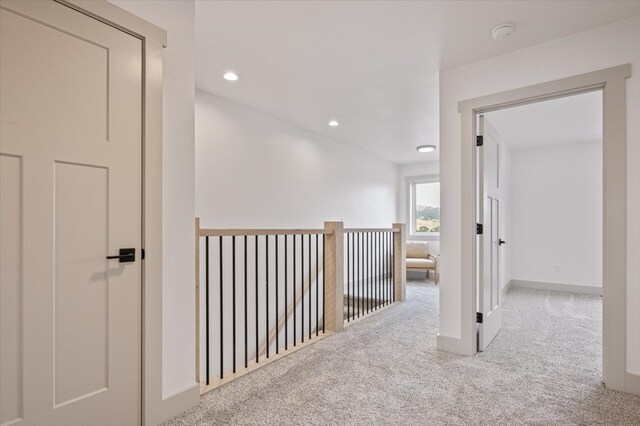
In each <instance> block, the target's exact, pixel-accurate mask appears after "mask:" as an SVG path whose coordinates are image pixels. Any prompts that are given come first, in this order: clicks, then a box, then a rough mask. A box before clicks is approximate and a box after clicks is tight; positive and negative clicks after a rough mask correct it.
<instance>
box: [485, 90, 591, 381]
mask: <svg viewBox="0 0 640 426" xmlns="http://www.w3.org/2000/svg"><path fill="white" fill-rule="evenodd" d="M478 130H479V138H478V143H477V145H478V147H477V150H478V156H477V157H478V168H477V170H478V196H479V198H478V204H477V205H478V210H479V214H478V223H479V224H482V225H483V227H484V230H483V231H484V232H481V233H479V234H478V246H477V250H478V268H477V270H478V273H479V275H478V278H477V280H478V290H479V292H478V316H479V321H478V331H479V334H478V350H479V351H484V350H487V348H488V346H490V344H491V341H492V340H493V339H494V338H495V337H496V335H497V334H498V333H499V332H500V330H501V329H502V328H503V327H504V328H505V333H512V332H516V333H519V332H523V331H524V330H528V334H529V337H530V338H531V340H533V341H537V342H539V348H540V351H539V355H540V356H541V357H542V356H543V355H544V354H545V349H548V350H550V351H551V350H554V347H555V351H556V352H557V348H558V347H562V343H563V341H556V338H555V337H556V336H557V335H561V334H562V333H563V330H565V331H566V329H568V328H569V327H574V329H573V333H571V334H575V335H579V334H580V332H582V331H584V332H585V335H588V338H585V339H584V341H583V344H582V345H581V346H582V348H581V353H580V354H579V356H576V357H583V358H588V357H587V356H586V354H590V355H591V358H593V359H587V360H586V363H588V364H589V365H597V366H598V370H599V371H601V359H600V358H601V353H602V346H601V345H602V334H601V326H602V303H601V302H602V300H601V295H602V264H603V260H602V259H603V250H602V211H603V196H602V195H603V191H602V91H601V90H596V91H590V92H586V93H581V94H576V95H572V96H566V97H562V98H557V99H552V100H543V101H540V102H536V103H529V104H526V105H520V106H515V107H510V108H505V109H500V110H495V111H491V112H488V113H484V114H480V115H479V116H478ZM508 295H512V296H513V297H512V298H510V297H507V296H508ZM505 303H506V306H507V307H506V308H505V306H504V305H505ZM505 309H506V312H505V311H504V310H505ZM525 317H527V318H525ZM543 335H544V336H546V338H542V336H543ZM565 337H566V336H565ZM547 343H548V344H547ZM514 349H515V348H514ZM566 351H567V356H570V354H569V352H570V351H571V348H566Z"/></svg>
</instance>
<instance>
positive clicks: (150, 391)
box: [54, 0, 177, 425]
mask: <svg viewBox="0 0 640 426" xmlns="http://www.w3.org/2000/svg"><path fill="white" fill-rule="evenodd" d="M54 1H57V2H58V3H61V4H63V5H65V6H68V7H70V8H72V9H75V10H77V11H78V12H80V13H83V14H85V15H88V16H91V17H92V18H95V19H97V20H99V21H102V22H104V23H106V24H108V25H111V26H113V27H115V28H118V29H120V30H122V31H124V32H126V33H128V34H131V35H132V36H134V37H136V38H138V39H140V40H141V41H142V52H143V58H142V64H143V65H142V67H143V70H142V79H143V84H142V92H143V93H142V104H143V105H142V247H143V250H144V251H145V259H144V261H143V262H142V277H141V282H142V318H140V321H141V322H142V360H141V363H142V369H141V371H142V377H141V387H140V388H141V391H142V395H141V408H142V413H141V414H142V416H141V418H142V424H143V425H156V424H159V423H161V422H162V421H163V420H164V417H166V416H165V415H164V414H163V407H162V50H163V48H164V47H166V45H167V33H166V31H165V30H163V29H161V28H159V27H157V26H155V25H153V24H151V23H149V22H147V21H145V20H143V19H141V18H139V17H137V16H136V15H133V14H131V13H129V12H127V11H125V10H123V9H120V8H119V7H117V6H115V5H113V4H111V3H109V2H107V1H104V0H100V1H89V0H54ZM170 414H174V413H170ZM175 414H177V413H175Z"/></svg>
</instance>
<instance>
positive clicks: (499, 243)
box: [498, 239, 507, 246]
mask: <svg viewBox="0 0 640 426" xmlns="http://www.w3.org/2000/svg"><path fill="white" fill-rule="evenodd" d="M503 244H507V242H506V241H505V240H503V239H500V240H498V245H499V246H501V245H503Z"/></svg>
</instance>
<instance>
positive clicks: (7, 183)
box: [0, 155, 23, 424]
mask: <svg viewBox="0 0 640 426" xmlns="http://www.w3.org/2000/svg"><path fill="white" fill-rule="evenodd" d="M0 206H2V214H0V235H1V236H2V238H0V283H2V285H0V301H2V310H0V367H1V370H0V374H2V380H1V381H0V394H1V395H2V398H0V424H5V423H9V422H11V421H15V420H17V419H19V418H21V417H22V404H23V400H22V376H21V374H20V372H21V371H22V321H21V317H22V291H23V282H22V221H21V218H22V159H21V158H20V157H13V156H7V155H0Z"/></svg>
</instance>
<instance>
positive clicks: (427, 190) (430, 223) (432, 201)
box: [408, 176, 440, 237]
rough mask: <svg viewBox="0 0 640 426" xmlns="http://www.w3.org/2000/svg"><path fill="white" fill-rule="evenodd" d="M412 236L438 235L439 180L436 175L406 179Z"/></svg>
mask: <svg viewBox="0 0 640 426" xmlns="http://www.w3.org/2000/svg"><path fill="white" fill-rule="evenodd" d="M408 184H409V185H408V189H409V197H408V198H409V224H410V233H411V235H412V236H425V237H428V236H439V235H440V181H439V180H438V177H437V176H432V177H419V178H409V179H408Z"/></svg>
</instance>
